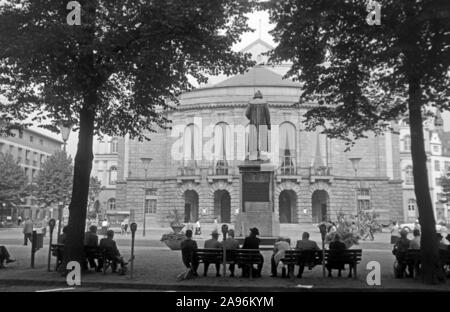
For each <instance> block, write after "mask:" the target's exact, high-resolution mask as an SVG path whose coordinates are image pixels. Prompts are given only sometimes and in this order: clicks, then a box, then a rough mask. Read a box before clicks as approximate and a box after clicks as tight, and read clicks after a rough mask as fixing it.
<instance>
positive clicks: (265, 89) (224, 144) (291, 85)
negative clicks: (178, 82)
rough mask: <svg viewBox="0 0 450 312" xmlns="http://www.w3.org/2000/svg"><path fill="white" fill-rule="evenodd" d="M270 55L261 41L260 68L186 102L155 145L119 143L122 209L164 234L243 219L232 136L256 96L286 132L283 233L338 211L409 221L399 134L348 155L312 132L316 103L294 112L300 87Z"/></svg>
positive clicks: (280, 201)
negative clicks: (309, 121) (184, 225)
mask: <svg viewBox="0 0 450 312" xmlns="http://www.w3.org/2000/svg"><path fill="white" fill-rule="evenodd" d="M270 49H271V47H270V46H269V45H268V44H266V43H264V42H262V41H261V40H257V41H256V42H254V43H252V44H251V45H250V46H248V47H247V48H246V49H244V51H246V52H249V53H252V55H253V57H254V59H255V60H256V61H257V65H256V66H255V67H253V68H252V69H250V70H249V71H248V72H246V73H245V74H243V75H236V76H233V77H230V78H228V79H226V80H224V81H222V82H219V83H216V84H213V85H206V86H204V87H200V88H198V89H196V90H193V91H191V92H187V93H184V94H182V95H181V96H180V105H179V106H178V107H177V109H176V110H175V111H172V112H170V113H169V115H168V118H169V119H170V120H172V124H171V127H172V129H173V130H170V129H166V130H164V129H158V131H157V132H156V133H152V134H150V138H151V140H150V141H144V142H138V141H136V140H131V139H130V138H128V137H125V138H120V139H119V146H118V151H119V155H118V169H119V170H118V179H117V197H116V198H117V201H116V203H117V206H118V207H120V209H123V210H130V212H131V215H132V218H133V220H134V221H136V222H137V223H138V224H139V227H140V228H141V226H142V225H143V223H144V221H145V224H146V225H147V226H167V225H168V224H169V222H170V221H172V220H173V212H174V211H175V210H176V211H177V212H178V215H179V216H181V220H180V221H184V222H187V221H190V222H195V221H197V220H200V223H202V224H203V223H209V222H211V223H212V222H213V220H214V219H216V218H217V219H218V221H219V222H221V223H234V222H235V221H236V219H237V215H238V214H239V213H240V211H241V209H242V207H241V176H240V174H239V168H238V166H239V165H241V164H243V163H244V158H243V157H242V155H243V154H245V155H246V154H247V150H246V146H248V144H247V143H246V141H247V139H245V137H246V135H245V134H244V135H243V136H242V135H241V136H238V135H237V134H236V132H235V130H236V129H238V128H239V129H241V130H242V129H244V133H245V132H246V131H248V130H246V129H248V127H247V125H248V120H247V119H246V117H245V110H246V107H247V105H248V103H249V100H250V99H251V98H252V97H253V96H254V94H255V92H256V91H258V90H260V91H261V92H262V94H263V97H264V99H265V100H267V101H268V104H269V109H270V114H271V124H272V127H273V129H275V127H278V129H279V131H278V133H276V132H274V130H273V129H272V131H271V135H272V137H270V139H269V141H270V142H278V148H274V149H276V152H278V156H276V158H277V159H278V160H279V161H278V167H277V171H276V174H275V189H274V198H275V202H274V207H273V209H274V212H275V214H276V216H277V218H278V219H279V222H280V223H281V226H282V227H283V226H284V227H292V226H296V225H297V226H298V225H300V224H303V225H304V224H314V223H319V222H321V221H325V220H329V219H333V220H335V219H336V218H337V214H338V213H339V212H343V213H345V214H347V215H353V216H355V215H356V214H358V212H361V211H375V212H377V213H378V214H379V215H380V220H381V222H383V223H387V222H389V221H390V220H394V219H395V220H400V219H401V218H403V199H402V181H401V172H400V153H399V146H398V145H399V142H400V140H399V138H398V132H396V131H394V132H390V131H389V132H386V133H384V135H381V136H374V135H369V136H368V138H367V139H362V140H360V141H358V142H357V143H356V145H355V146H354V147H353V148H352V150H351V151H350V152H344V150H345V145H344V143H343V142H342V141H339V140H334V139H333V140H332V139H329V138H327V137H325V136H324V135H322V134H319V133H318V132H308V131H306V130H305V128H304V124H303V123H302V121H303V118H304V117H303V115H304V114H305V113H306V112H307V110H308V109H309V108H311V107H313V105H314V104H312V103H306V104H302V105H301V106H300V108H299V107H298V106H295V104H296V103H298V100H299V97H300V94H301V92H302V90H301V88H300V85H299V84H298V83H296V82H293V81H291V80H289V79H283V78H282V75H283V72H284V73H285V72H286V70H287V69H288V68H289V66H273V65H270V64H267V58H266V57H265V56H264V55H262V53H263V52H266V51H268V50H270ZM196 134H200V135H199V136H197V135H196ZM241 134H242V132H241ZM275 135H276V136H275ZM198 137H199V138H201V139H196V138H198ZM231 138H233V139H234V140H230V139H231ZM229 142H233V143H229ZM197 144H199V145H200V146H202V147H205V146H207V147H206V148H210V149H211V150H213V151H214V153H215V154H214V155H215V156H214V157H213V159H207V158H205V157H203V156H204V155H202V152H200V155H194V154H196V150H198V149H197V146H198V145H197ZM208 144H209V145H208ZM269 144H270V143H269ZM242 146H244V148H242ZM240 147H241V150H239V148H240ZM243 149H245V150H244V151H243ZM271 152H273V153H275V154H276V152H275V151H274V150H272V151H271ZM175 154H177V155H178V156H177V157H175ZM238 154H239V155H238ZM275 154H274V155H275ZM245 155H244V156H245ZM194 156H195V157H194ZM197 156H199V157H200V159H199V158H198V157H197ZM97 159H99V158H97ZM351 159H353V161H354V163H352V161H351ZM358 160H359V161H358ZM353 164H354V165H355V167H353ZM355 169H357V170H355ZM133 214H134V215H133ZM299 229H300V227H299ZM246 234H247V233H243V231H242V229H237V235H246ZM261 235H264V233H261Z"/></svg>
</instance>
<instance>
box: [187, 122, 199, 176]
mask: <svg viewBox="0 0 450 312" xmlns="http://www.w3.org/2000/svg"><path fill="white" fill-rule="evenodd" d="M199 143H200V144H201V143H202V142H201V137H200V131H199V129H198V127H197V126H195V125H194V124H190V125H188V126H187V127H186V129H185V130H184V135H183V173H184V174H185V175H193V174H195V168H196V167H197V161H196V160H197V158H198V157H199V156H201V145H200V146H199Z"/></svg>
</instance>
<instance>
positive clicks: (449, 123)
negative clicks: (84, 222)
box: [0, 0, 450, 159]
mask: <svg viewBox="0 0 450 312" xmlns="http://www.w3.org/2000/svg"><path fill="white" fill-rule="evenodd" d="M0 3H1V0H0ZM248 17H249V21H248V23H249V26H250V27H251V28H253V29H254V30H255V31H254V32H249V33H245V34H243V35H242V39H241V42H239V43H238V44H236V45H235V46H234V47H233V49H234V50H235V51H239V50H242V49H243V48H245V47H246V46H247V45H249V44H250V43H252V42H253V41H255V40H257V39H259V38H260V39H262V40H264V41H265V42H267V43H268V44H270V45H272V46H274V45H275V42H274V41H273V38H272V36H271V35H270V34H269V31H270V30H272V29H273V27H274V26H273V25H271V24H270V23H269V14H268V13H267V12H264V11H259V12H255V13H252V14H249V15H248ZM442 117H443V119H444V130H445V131H450V112H444V113H443V114H442ZM33 129H35V130H37V131H40V132H43V133H45V134H47V135H49V136H52V137H56V138H61V136H60V135H57V134H54V133H52V132H50V131H46V130H43V129H41V128H37V127H33ZM77 143H78V133H75V132H72V133H71V134H70V137H69V140H68V142H67V151H68V153H69V154H71V156H72V159H75V154H76V150H77Z"/></svg>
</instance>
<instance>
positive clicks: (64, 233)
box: [60, 225, 69, 245]
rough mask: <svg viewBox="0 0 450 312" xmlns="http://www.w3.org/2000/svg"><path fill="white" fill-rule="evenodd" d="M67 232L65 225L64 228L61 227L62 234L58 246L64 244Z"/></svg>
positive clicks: (67, 228)
mask: <svg viewBox="0 0 450 312" xmlns="http://www.w3.org/2000/svg"><path fill="white" fill-rule="evenodd" d="M68 230H69V227H68V226H67V225H66V226H65V227H63V229H62V234H61V237H60V244H63V245H64V244H65V243H66V240H67V231H68Z"/></svg>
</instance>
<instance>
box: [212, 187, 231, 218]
mask: <svg viewBox="0 0 450 312" xmlns="http://www.w3.org/2000/svg"><path fill="white" fill-rule="evenodd" d="M214 216H216V217H219V222H221V223H231V197H230V193H228V191H225V190H219V191H215V192H214Z"/></svg>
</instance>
